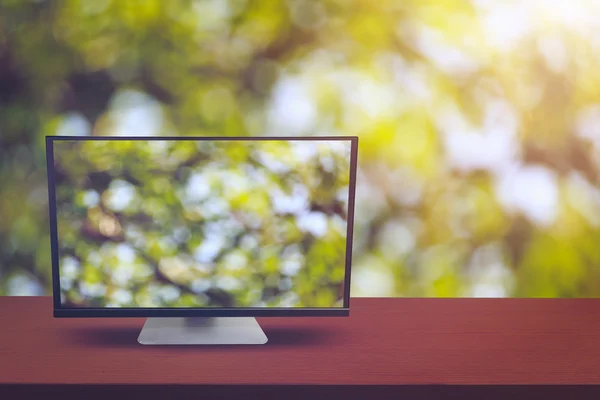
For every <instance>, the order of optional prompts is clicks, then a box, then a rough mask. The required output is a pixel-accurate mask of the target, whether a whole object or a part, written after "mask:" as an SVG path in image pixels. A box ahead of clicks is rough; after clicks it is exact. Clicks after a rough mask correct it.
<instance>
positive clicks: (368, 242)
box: [0, 0, 600, 297]
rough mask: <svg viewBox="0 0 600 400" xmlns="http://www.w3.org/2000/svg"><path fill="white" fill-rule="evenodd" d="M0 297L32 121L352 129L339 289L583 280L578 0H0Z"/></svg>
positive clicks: (593, 271) (599, 261) (27, 167)
mask: <svg viewBox="0 0 600 400" xmlns="http://www.w3.org/2000/svg"><path fill="white" fill-rule="evenodd" d="M0 7H1V12H0V130H1V152H2V153H1V154H0V182H1V187H0V264H1V268H0V282H1V283H0V293H2V294H13V295H17V294H20V295H33V294H42V293H49V291H50V253H49V238H48V219H47V200H46V195H47V193H46V175H45V166H44V163H45V160H44V159H45V157H44V136H45V135H57V134H60V135H199V136H200V135H251V136H269V135H325V134H327V135H337V134H348V135H358V136H360V146H359V175H358V186H357V204H356V226H355V240H354V260H353V276H352V295H353V296H425V297H455V296H467V297H471V296H473V297H480V296H494V297H599V296H600V248H599V247H600V246H598V243H599V242H600V186H599V181H598V178H599V172H600V68H598V65H599V62H600V35H598V32H600V2H598V1H595V0H571V1H562V0H524V1H523V0H505V1H492V0H472V1H467V0H464V1H450V0H448V1H445V0H440V1H420V0H377V1H373V0H322V1H318V0H304V1H303V0H295V1H294V0H252V1H250V0H247V1H243V0H205V1H201V0H199V1H192V0H169V1H163V0H137V1H136V0H119V1H117V0H112V1H111V0H89V1H85V0H53V1H49V0H46V1H44V0H35V1H33V0H1V1H0Z"/></svg>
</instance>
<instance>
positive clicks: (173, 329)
mask: <svg viewBox="0 0 600 400" xmlns="http://www.w3.org/2000/svg"><path fill="white" fill-rule="evenodd" d="M138 343H140V344H144V345H219V344H265V343H267V336H266V335H265V333H264V332H263V330H262V329H261V327H260V325H258V322H257V321H256V319H255V318H248V317H232V318H223V317H219V318H148V319H147V320H146V323H145V324H144V327H143V328H142V331H141V333H140V336H139V337H138Z"/></svg>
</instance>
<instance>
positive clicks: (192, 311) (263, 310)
mask: <svg viewBox="0 0 600 400" xmlns="http://www.w3.org/2000/svg"><path fill="white" fill-rule="evenodd" d="M90 140H104V141H106V140H113V141H114V140H126V141H128V140H136V141H173V140H187V141H349V142H350V143H351V153H350V184H349V193H348V218H347V232H346V263H345V278H344V298H343V306H342V307H327V308H325V307H324V308H300V307H298V308H267V307H248V308H239V307H232V308H213V307H211V308H145V307H139V308H87V307H86V308H83V307H82V308H65V307H63V306H62V304H61V300H60V277H59V247H58V228H57V214H56V181H55V170H54V142H55V141H90ZM357 159H358V137H357V136H306V137H285V136H268V137H208V136H203V137H195V136H177V137H169V136H150V137H146V136H46V162H47V174H48V209H49V220H50V247H51V256H52V292H53V303H54V317H59V318H61V317H71V318H73V317H81V318H90V317H94V318H95V317H128V318H131V317H144V318H151V317H163V318H164V317H306V316H348V315H349V312H350V278H351V264H352V243H353V231H354V208H355V197H356V170H357Z"/></svg>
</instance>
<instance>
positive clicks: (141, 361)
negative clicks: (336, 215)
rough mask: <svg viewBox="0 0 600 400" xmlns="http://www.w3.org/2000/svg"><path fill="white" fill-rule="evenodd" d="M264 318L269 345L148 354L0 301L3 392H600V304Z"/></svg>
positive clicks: (92, 329)
mask: <svg viewBox="0 0 600 400" xmlns="http://www.w3.org/2000/svg"><path fill="white" fill-rule="evenodd" d="M350 309H351V312H350V314H351V316H350V317H348V318H343V317H341V318H340V317H338V318H260V319H259V322H260V324H261V326H262V327H263V329H264V330H265V332H266V334H267V336H268V337H269V343H268V344H267V345H264V346H249V347H185V346H182V347H149V346H141V345H139V344H138V343H137V342H136V339H137V336H138V334H139V331H140V329H141V327H142V325H143V322H144V321H143V319H53V318H52V304H51V299H50V298H46V297H4V298H0V321H2V322H1V325H0V384H2V383H38V384H65V383H73V384H137V385H148V384H212V385H220V384H225V385H231V384H422V383H437V384H472V383H476V384H520V383H530V384H557V383H563V384H574V383H591V384H600V318H598V314H599V312H600V311H599V309H600V300H582V299H579V300H566V299H543V300H541V299H540V300H534V299H528V300H520V299H504V300H501V299H352V301H351V308H350Z"/></svg>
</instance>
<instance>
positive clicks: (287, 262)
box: [53, 140, 350, 307]
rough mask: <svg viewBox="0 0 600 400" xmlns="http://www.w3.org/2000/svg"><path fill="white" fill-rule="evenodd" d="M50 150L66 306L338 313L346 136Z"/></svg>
mask: <svg viewBox="0 0 600 400" xmlns="http://www.w3.org/2000/svg"><path fill="white" fill-rule="evenodd" d="M53 147H54V162H55V179H56V208H57V216H58V218H57V219H58V243H59V255H60V260H61V261H60V281H61V294H62V301H63V304H64V305H66V306H68V307H189V306H195V307H207V306H208V307H261V306H262V307H264V306H269V307H334V306H342V305H343V293H344V277H345V265H346V262H345V261H346V251H345V249H346V229H347V223H346V218H347V210H348V195H349V179H350V142H349V141H347V140H346V141H292V142H290V141H271V140H269V141H187V140H181V141H162V140H161V141H151V142H147V141H145V140H141V141H131V140H127V141H104V140H101V141H98V140H94V141H72V140H66V141H65V140H60V141H55V142H54V146H53Z"/></svg>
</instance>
